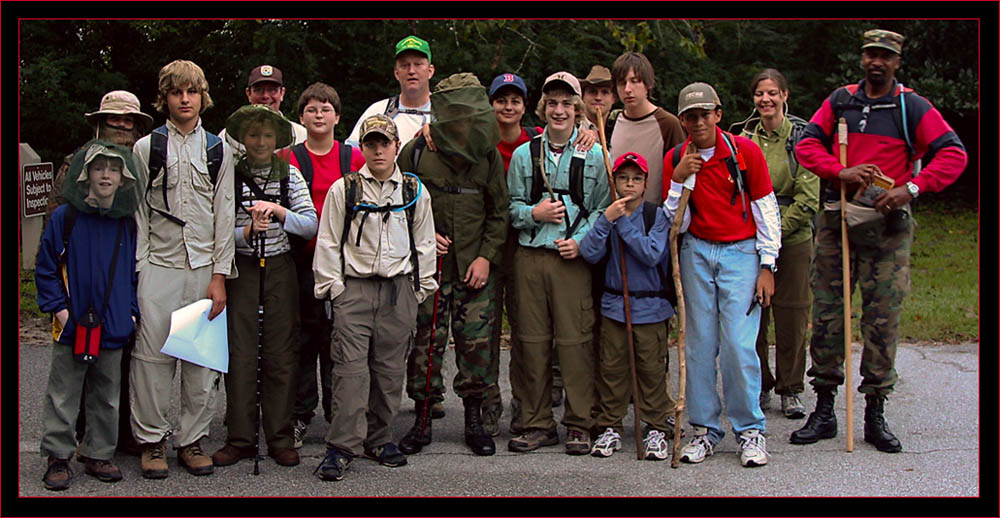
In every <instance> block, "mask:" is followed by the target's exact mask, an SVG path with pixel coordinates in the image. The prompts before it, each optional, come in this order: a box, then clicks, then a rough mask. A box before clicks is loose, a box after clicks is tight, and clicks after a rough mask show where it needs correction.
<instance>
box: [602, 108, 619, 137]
mask: <svg viewBox="0 0 1000 518" xmlns="http://www.w3.org/2000/svg"><path fill="white" fill-rule="evenodd" d="M621 114H622V109H621V108H615V109H614V110H611V111H610V112H608V119H607V120H606V121H604V141H605V142H607V143H608V146H611V134H612V133H614V131H615V123H616V122H618V116H619V115H621Z"/></svg>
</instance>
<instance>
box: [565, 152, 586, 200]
mask: <svg viewBox="0 0 1000 518" xmlns="http://www.w3.org/2000/svg"><path fill="white" fill-rule="evenodd" d="M584 165H586V159H585V158H584V157H582V156H578V155H576V154H574V156H573V158H572V160H570V162H569V198H570V199H571V200H573V203H575V204H576V206H577V207H578V208H579V209H580V213H581V214H582V213H585V212H587V209H585V208H583V166H584Z"/></svg>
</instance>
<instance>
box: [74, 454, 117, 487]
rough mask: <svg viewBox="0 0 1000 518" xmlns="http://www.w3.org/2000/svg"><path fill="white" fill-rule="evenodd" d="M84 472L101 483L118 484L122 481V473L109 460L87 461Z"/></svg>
mask: <svg viewBox="0 0 1000 518" xmlns="http://www.w3.org/2000/svg"><path fill="white" fill-rule="evenodd" d="M83 463H84V471H85V472H86V473H87V474H88V475H91V476H93V477H96V478H97V480H100V481H101V482H118V481H119V480H121V479H122V472H121V470H120V469H118V466H115V465H114V464H112V463H111V461H109V460H99V459H89V458H88V459H87V460H85V461H83Z"/></svg>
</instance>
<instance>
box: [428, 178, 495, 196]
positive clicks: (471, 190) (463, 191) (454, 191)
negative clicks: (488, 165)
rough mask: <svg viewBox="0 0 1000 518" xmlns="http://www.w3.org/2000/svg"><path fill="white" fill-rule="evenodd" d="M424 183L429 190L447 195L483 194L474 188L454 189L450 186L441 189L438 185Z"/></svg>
mask: <svg viewBox="0 0 1000 518" xmlns="http://www.w3.org/2000/svg"><path fill="white" fill-rule="evenodd" d="M424 183H425V184H427V185H428V186H429V187H430V188H431V189H435V190H438V191H442V192H446V193H448V194H479V193H481V192H483V191H481V190H479V189H476V188H474V187H454V186H451V185H446V186H444V187H442V186H440V185H435V184H434V183H431V182H430V181H427V180H424Z"/></svg>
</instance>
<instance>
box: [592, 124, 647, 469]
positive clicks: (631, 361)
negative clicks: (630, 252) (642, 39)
mask: <svg viewBox="0 0 1000 518" xmlns="http://www.w3.org/2000/svg"><path fill="white" fill-rule="evenodd" d="M597 120H598V121H601V124H599V125H598V126H597V131H598V133H600V135H601V152H602V153H603V154H604V166H605V168H606V169H607V173H608V186H609V187H610V188H611V201H612V202H614V201H615V199H616V198H617V197H618V196H617V193H616V192H615V180H614V176H613V175H612V174H611V157H609V156H608V144H607V140H606V139H605V137H604V124H603V121H604V117H603V116H602V115H601V108H600V107H598V108H597ZM618 251H619V252H620V254H619V259H620V260H621V261H620V262H621V270H622V272H621V273H622V298H624V299H625V334H626V336H627V337H628V366H629V369H630V370H631V371H632V402H633V404H632V415H633V417H634V421H635V423H634V427H635V455H636V459H637V460H642V437H641V435H642V431H641V430H640V427H639V407H640V406H641V404H640V398H639V377H638V375H637V373H636V365H635V363H636V357H635V341H634V339H633V338H632V305H631V304H630V303H629V295H628V268H627V267H626V266H625V240H624V239H622V236H621V234H619V235H618Z"/></svg>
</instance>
